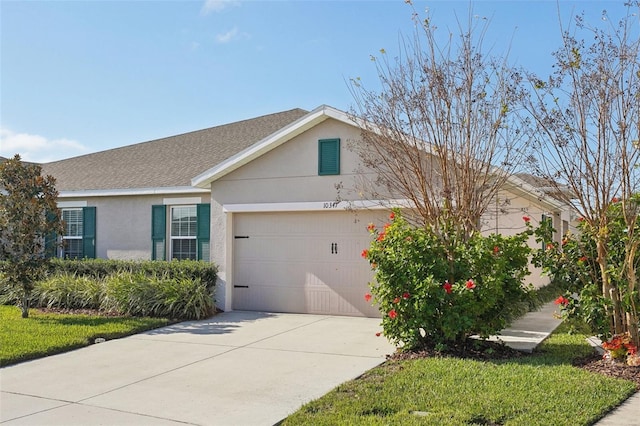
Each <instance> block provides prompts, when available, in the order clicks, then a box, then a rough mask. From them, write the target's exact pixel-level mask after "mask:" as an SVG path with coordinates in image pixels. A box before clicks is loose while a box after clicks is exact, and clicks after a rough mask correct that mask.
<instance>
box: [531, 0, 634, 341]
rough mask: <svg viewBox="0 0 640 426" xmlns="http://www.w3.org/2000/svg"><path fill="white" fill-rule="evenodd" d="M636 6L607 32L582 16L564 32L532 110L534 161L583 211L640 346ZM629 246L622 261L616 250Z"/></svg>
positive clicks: (613, 316) (616, 326)
mask: <svg viewBox="0 0 640 426" xmlns="http://www.w3.org/2000/svg"><path fill="white" fill-rule="evenodd" d="M626 7H627V9H626V10H627V14H626V16H625V17H624V18H623V19H622V20H620V22H618V23H617V25H616V24H615V23H611V22H610V21H609V17H608V15H607V14H606V12H603V22H604V24H603V25H604V27H600V28H598V27H593V26H589V25H588V24H587V23H585V22H584V19H583V17H582V16H578V17H577V18H576V21H575V26H570V27H569V28H566V29H564V28H563V31H562V46H561V47H560V49H558V50H557V51H556V52H555V53H554V56H555V59H556V64H555V66H554V68H555V71H554V73H553V74H552V75H551V76H550V77H549V78H546V79H543V78H540V77H538V76H537V75H534V74H529V75H528V80H529V81H530V83H531V97H530V98H529V99H528V101H527V103H526V108H527V109H528V111H529V113H530V115H531V117H533V119H534V120H535V123H536V124H537V126H536V134H535V138H536V143H535V144H534V148H535V152H534V154H533V155H532V157H531V158H530V159H531V161H532V165H533V168H534V170H535V173H536V174H537V175H538V176H540V177H541V178H543V179H544V180H546V182H547V184H548V185H549V186H550V187H553V188H555V193H556V195H557V196H558V197H560V198H562V199H564V200H565V201H566V202H567V203H572V204H573V205H574V206H575V207H576V209H577V210H578V212H579V214H580V215H581V216H582V218H583V219H584V222H585V225H584V228H585V229H588V235H589V236H590V237H591V238H592V239H593V243H594V246H595V252H596V255H595V262H596V263H597V266H598V269H599V275H600V276H599V282H600V284H601V295H602V299H603V306H605V308H606V311H607V314H608V319H609V322H610V324H609V328H610V334H620V333H625V332H628V333H630V334H631V335H632V337H633V340H634V341H635V343H636V344H638V343H639V337H638V306H637V302H636V300H637V292H638V288H637V283H636V282H637V265H638V261H637V257H638V249H639V247H640V235H638V233H637V226H636V224H637V223H638V215H639V212H640V207H639V205H638V203H637V202H636V201H635V200H634V194H635V193H637V192H638V191H639V190H640V186H639V184H640V173H639V169H638V166H637V163H638V160H639V159H640V142H639V139H640V135H639V128H640V37H639V36H638V27H637V24H638V19H639V18H638V17H639V16H640V2H637V1H634V2H630V3H627V4H626ZM580 33H585V35H586V36H587V37H586V41H585V40H584V39H580V38H578V36H577V35H576V34H580ZM618 202H620V206H619V207H616V209H618V210H619V213H620V215H621V216H620V217H621V218H622V220H623V223H624V227H623V228H622V229H625V238H624V239H623V240H622V241H614V240H612V238H613V237H614V236H613V234H612V230H613V229H614V228H615V227H616V226H615V224H614V223H613V222H612V215H611V214H610V212H611V209H612V205H614V204H617V203H618ZM620 242H622V243H623V245H624V249H623V253H624V255H623V256H622V258H620V257H619V256H613V255H612V254H613V253H612V252H611V247H612V244H614V243H615V244H616V245H617V244H618V243H620ZM614 271H623V273H617V272H614Z"/></svg>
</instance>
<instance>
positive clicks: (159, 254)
mask: <svg viewBox="0 0 640 426" xmlns="http://www.w3.org/2000/svg"><path fill="white" fill-rule="evenodd" d="M166 235H167V207H166V206H164V205H156V206H151V241H152V244H151V260H166V254H165V252H166V246H165V238H166Z"/></svg>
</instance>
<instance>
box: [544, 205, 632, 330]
mask: <svg viewBox="0 0 640 426" xmlns="http://www.w3.org/2000/svg"><path fill="white" fill-rule="evenodd" d="M621 208H622V206H621V203H619V202H615V204H612V205H611V206H610V207H609V210H608V212H607V214H608V216H609V225H608V227H607V230H608V234H609V237H608V239H607V245H606V252H607V259H606V260H607V266H608V270H607V272H608V277H609V280H610V283H611V284H612V285H613V286H614V287H616V288H618V289H625V288H627V287H628V283H627V281H626V279H625V277H624V266H625V247H624V245H625V241H626V240H628V233H627V229H626V224H625V223H624V220H623V217H622V211H621ZM578 228H579V231H580V232H579V233H578V234H577V235H576V234H571V233H569V234H567V235H565V236H564V237H563V239H562V242H561V244H560V245H559V247H555V246H554V247H553V248H551V249H547V250H538V251H537V253H535V255H534V257H533V259H534V263H535V264H536V265H537V266H540V267H542V268H543V270H544V271H545V272H546V273H547V274H549V275H550V276H551V278H552V280H553V282H554V283H555V284H559V285H560V287H561V288H563V289H564V291H565V292H564V294H563V296H562V297H563V298H564V299H566V300H567V302H566V303H562V304H559V308H560V312H561V316H562V317H563V318H576V319H578V320H581V321H583V322H585V323H586V324H587V325H589V326H590V327H591V329H592V331H593V332H594V333H595V334H597V335H599V336H600V337H605V338H606V337H611V336H612V330H611V323H612V319H611V317H610V315H609V313H610V312H611V311H612V303H611V299H609V298H606V297H604V296H603V294H602V275H601V271H600V266H599V264H598V262H597V258H598V254H597V249H596V243H595V240H596V238H595V236H596V232H597V231H596V230H594V229H592V228H591V227H590V226H589V224H588V223H587V221H585V220H584V219H583V218H579V219H578ZM639 231H640V224H639V225H638V226H637V228H636V230H635V231H634V232H635V233H636V234H637V233H638V232H639ZM535 232H536V238H537V240H538V241H549V240H551V235H552V233H553V230H552V229H551V228H550V226H547V227H544V226H543V227H540V228H538V229H536V231H535ZM635 260H636V268H638V267H640V258H638V257H636V259H635ZM621 304H622V306H623V308H624V310H625V311H627V310H630V309H633V306H640V297H639V296H638V292H637V291H635V292H634V293H632V294H629V295H628V296H627V297H622V298H621Z"/></svg>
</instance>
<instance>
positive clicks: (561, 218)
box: [482, 191, 571, 288]
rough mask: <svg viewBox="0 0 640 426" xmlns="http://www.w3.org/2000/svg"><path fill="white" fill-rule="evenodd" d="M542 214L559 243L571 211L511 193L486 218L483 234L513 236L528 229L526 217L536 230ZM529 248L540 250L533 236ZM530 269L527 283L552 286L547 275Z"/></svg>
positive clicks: (501, 199)
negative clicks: (549, 221) (548, 218)
mask: <svg viewBox="0 0 640 426" xmlns="http://www.w3.org/2000/svg"><path fill="white" fill-rule="evenodd" d="M543 215H545V216H547V217H551V218H552V219H553V227H554V229H556V231H557V232H555V233H554V235H553V240H554V241H556V242H558V243H559V242H560V241H561V240H562V236H563V235H564V230H563V224H564V225H566V226H567V227H568V226H569V223H570V221H571V218H570V217H569V212H568V211H557V210H552V209H551V207H550V206H548V205H544V204H543V203H542V202H541V201H540V200H538V199H535V198H531V197H524V196H522V195H518V194H516V193H515V192H512V191H501V192H500V194H499V195H498V199H497V200H496V202H495V203H494V204H493V206H492V207H490V208H489V209H488V210H487V212H486V213H485V215H484V216H483V221H482V233H483V234H485V235H488V234H494V233H499V234H502V235H514V234H517V233H518V232H521V231H524V230H525V228H526V225H525V222H524V220H523V219H522V218H523V216H528V217H529V218H531V224H532V225H533V226H534V227H536V226H538V225H539V224H540V222H541V220H542V216H543ZM529 246H530V247H532V248H534V249H537V248H541V247H540V244H539V243H537V242H536V241H535V238H534V237H533V236H532V237H530V238H529ZM529 269H530V271H531V275H529V276H528V277H527V280H528V282H530V283H531V284H533V285H534V287H538V288H539V287H542V286H544V285H546V284H548V283H549V277H547V276H544V275H543V274H542V270H541V269H539V268H536V267H534V266H530V267H529Z"/></svg>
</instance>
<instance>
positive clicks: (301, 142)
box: [211, 119, 360, 204]
mask: <svg viewBox="0 0 640 426" xmlns="http://www.w3.org/2000/svg"><path fill="white" fill-rule="evenodd" d="M359 137H360V133H359V131H358V130H357V129H356V128H354V127H352V126H349V125H346V124H344V123H340V122H338V121H336V120H332V119H329V120H327V121H324V122H323V123H321V124H319V125H317V126H315V127H313V128H312V129H310V130H308V131H306V132H304V133H302V134H301V135H299V136H297V137H295V138H294V139H292V140H290V141H288V142H286V143H284V144H283V145H281V146H279V147H277V148H275V149H274V150H272V151H270V152H268V153H267V154H265V155H263V156H261V157H260V158H257V159H256V160H254V161H252V162H251V163H249V164H247V165H245V166H243V167H240V168H239V169H237V170H235V171H233V172H231V173H229V174H228V175H226V176H224V177H222V178H221V179H219V180H218V181H216V182H214V183H213V185H212V188H211V190H212V198H214V199H216V200H220V201H222V202H223V203H228V204H233V203H274V202H304V201H321V200H322V201H333V200H336V198H337V197H338V191H337V190H336V188H335V185H336V184H338V183H343V184H344V185H345V186H348V185H347V184H348V183H351V182H353V179H354V176H355V171H356V168H357V166H358V156H357V154H355V153H353V152H350V151H349V150H348V149H347V145H348V143H349V141H350V140H353V139H357V138H359ZM329 138H340V140H341V142H340V162H341V168H340V175H329V176H318V140H319V139H329ZM351 186H353V185H351ZM341 195H343V196H344V194H341Z"/></svg>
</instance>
